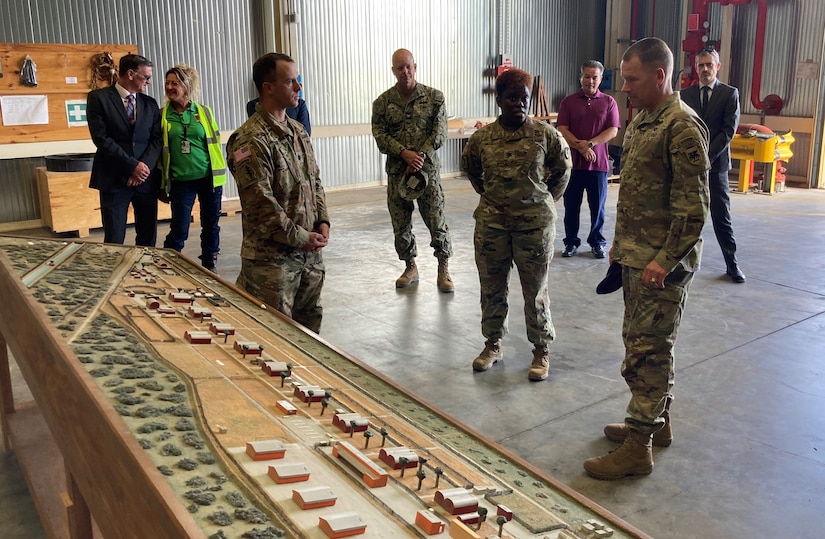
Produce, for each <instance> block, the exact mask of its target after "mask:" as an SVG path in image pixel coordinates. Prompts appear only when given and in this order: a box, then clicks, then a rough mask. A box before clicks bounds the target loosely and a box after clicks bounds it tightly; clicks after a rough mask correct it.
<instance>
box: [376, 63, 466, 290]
mask: <svg viewBox="0 0 825 539" xmlns="http://www.w3.org/2000/svg"><path fill="white" fill-rule="evenodd" d="M415 70H416V64H415V61H414V60H413V55H412V53H411V52H410V51H408V50H406V49H399V50H397V51H395V53H394V54H393V55H392V72H393V74H394V75H395V78H396V79H397V80H398V83H397V84H396V85H395V86H393V87H392V88H390V89H389V90H387V91H386V92H384V93H383V94H381V95H380V96H378V99H376V100H375V101H374V102H373V104H372V134H373V136H374V137H375V142H376V144H377V145H378V150H379V151H380V152H381V153H384V154H387V165H386V170H387V207H388V208H389V211H390V219H391V220H392V228H393V233H394V235H395V250H396V252H397V253H398V258H399V259H400V260H403V261H404V262H405V263H406V268H405V269H404V273H402V274H401V276H400V277H399V278H398V279H397V280H396V281H395V286H396V287H397V288H405V287H407V286H410V285H412V284H414V283H417V282H418V268H417V266H416V265H415V257H416V255H417V254H418V253H417V251H416V247H415V235H413V231H412V212H413V209H414V205H413V204H414V203H413V200H415V199H417V200H418V210H419V212H420V213H421V218H422V219H423V220H424V224H425V225H427V228H428V229H429V231H430V239H431V241H430V246H431V247H432V248H433V250H434V254H435V256H436V258H438V279H437V285H438V289H439V290H440V291H441V292H453V291H454V289H455V287H454V285H453V281H452V278H451V277H450V273H449V268H448V266H447V260H448V259H449V258H450V256H452V254H453V249H452V244H451V242H450V233H449V230H448V229H447V222H446V220H445V219H444V190H443V189H442V188H441V177H440V175H439V169H440V168H441V163H440V162H439V159H438V153H436V150H438V149H439V148H440V147H441V145H442V144H444V140H445V139H446V138H447V113H446V108H445V105H444V94H442V93H441V92H440V91H438V90H436V89H435V88H430V87H429V86H424V85H423V84H419V83H417V82H416V80H415ZM414 173H419V174H414Z"/></svg>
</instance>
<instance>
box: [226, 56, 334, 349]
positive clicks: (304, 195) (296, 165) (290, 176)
mask: <svg viewBox="0 0 825 539" xmlns="http://www.w3.org/2000/svg"><path fill="white" fill-rule="evenodd" d="M297 77H298V70H297V68H296V67H295V63H294V61H293V60H292V58H290V57H289V56H287V55H285V54H281V53H269V54H265V55H264V56H261V57H260V58H258V59H257V60H256V61H255V65H254V67H253V79H254V81H255V86H256V87H257V88H258V92H259V93H260V95H261V100H260V102H259V103H258V105H257V106H256V108H255V114H253V115H252V116H251V117H250V118H249V120H247V121H246V123H244V124H243V125H242V126H241V127H240V128H238V130H237V131H235V132H234V133H232V136H231V137H230V138H229V141H228V142H227V145H226V157H227V159H226V162H227V165H228V166H229V170H231V171H232V174H233V175H234V176H235V182H236V183H237V185H238V195H239V196H240V198H241V208H242V210H243V211H242V213H241V217H242V220H243V244H242V245H241V273H240V275H239V276H238V280H237V283H236V284H237V285H238V286H239V287H240V288H242V289H244V290H246V291H247V292H249V293H250V294H252V295H253V296H255V297H256V298H260V299H262V300H263V301H265V302H266V303H268V304H269V305H272V306H273V307H275V308H276V309H278V310H279V311H281V312H282V313H284V314H285V315H287V316H290V317H291V318H292V319H294V320H295V321H296V322H300V323H301V324H303V325H304V326H306V327H307V328H309V329H311V330H312V331H315V332H316V333H317V332H318V331H319V330H320V329H321V318H322V315H323V308H322V307H321V301H320V298H321V288H322V287H323V284H324V275H325V268H324V261H323V258H322V257H321V250H322V249H323V248H324V247H326V246H327V242H328V240H329V216H328V214H327V205H326V197H325V194H324V187H323V184H322V183H321V178H320V171H319V169H318V164H317V162H316V161H315V153H314V151H313V149H312V142H311V141H310V138H309V135H308V134H307V132H306V131H305V130H304V128H303V127H302V126H301V124H300V123H298V122H296V121H295V120H293V119H291V118H289V117H287V115H286V109H287V108H288V107H294V106H296V105H297V104H298V92H299V91H300V90H301V85H300V83H299V82H298V79H297Z"/></svg>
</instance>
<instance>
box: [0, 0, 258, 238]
mask: <svg viewBox="0 0 825 539" xmlns="http://www.w3.org/2000/svg"><path fill="white" fill-rule="evenodd" d="M260 4H261V2H257V1H255V0H225V1H222V2H212V1H210V0H141V1H138V2H120V1H115V0H68V1H64V2H55V1H53V0H4V2H2V3H0V42H7V43H102V44H106V43H119V44H120V43H125V44H131V43H134V44H136V45H137V47H138V50H139V51H140V53H141V54H143V55H145V56H146V57H147V58H149V59H150V60H151V61H152V62H153V63H154V65H155V68H154V71H155V74H154V78H153V79H152V84H151V86H150V88H149V94H150V95H152V96H153V97H154V98H155V99H157V100H158V102H159V103H162V101H163V78H164V77H163V75H164V73H165V71H166V70H167V69H168V68H169V67H171V66H172V65H174V64H175V63H178V62H184V63H187V64H190V65H192V66H194V67H195V68H197V69H198V72H199V73H200V77H201V88H202V94H203V95H202V101H203V102H204V103H206V104H208V105H210V106H211V107H212V108H213V109H214V111H215V117H216V119H217V121H218V124H219V125H220V126H221V128H222V129H234V128H235V127H237V126H239V125H240V124H241V123H243V121H244V120H245V119H246V112H245V104H246V102H247V101H248V100H249V99H250V98H251V97H253V96H254V95H256V94H257V92H255V91H254V85H253V84H252V76H251V66H252V62H253V61H254V59H255V58H256V57H257V56H259V55H260V54H261V53H262V52H264V51H263V33H262V28H261V27H262V24H260V21H261V7H260ZM253 21H255V22H253ZM256 23H257V24H256ZM35 61H36V59H35ZM37 166H43V159H42V158H29V159H7V160H0V194H2V199H0V223H2V222H12V221H27V220H34V219H38V218H39V216H40V211H39V207H38V197H37V182H36V175H35V167H37ZM225 192H226V193H227V196H230V197H231V196H234V195H236V194H237V189H236V188H235V186H234V183H233V182H230V185H228V186H227V189H226V191H225Z"/></svg>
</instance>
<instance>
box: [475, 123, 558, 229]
mask: <svg viewBox="0 0 825 539" xmlns="http://www.w3.org/2000/svg"><path fill="white" fill-rule="evenodd" d="M572 167H573V162H572V160H571V158H570V147H569V146H568V145H567V142H565V140H564V137H563V136H562V135H561V133H559V132H558V131H557V130H556V129H555V128H554V127H551V126H549V125H546V124H542V123H539V122H536V121H535V120H533V119H532V118H527V120H526V121H525V122H524V124H522V126H521V127H519V128H518V129H516V130H515V131H512V130H509V129H505V128H504V127H502V126H501V124H500V123H499V120H496V121H495V122H493V123H491V124H489V125H487V126H485V127H482V128H481V129H479V130H478V131H476V132H475V133H473V135H472V136H471V137H470V141H469V142H468V143H467V145H466V146H465V147H464V154H463V155H462V156H461V170H462V171H463V172H464V173H465V174H467V176H469V178H470V182H471V183H472V185H473V189H475V190H476V192H477V193H478V194H480V195H481V200H480V202H479V204H478V208H476V210H475V213H473V217H474V218H475V219H476V220H477V221H483V222H484V223H486V224H487V225H488V226H490V227H493V228H500V229H504V230H532V229H536V228H544V227H546V226H548V225H551V224H553V223H554V222H555V220H556V205H555V204H554V201H555V200H558V199H559V198H561V196H562V195H563V194H564V190H565V189H566V188H567V182H568V181H569V180H570V170H571V168H572Z"/></svg>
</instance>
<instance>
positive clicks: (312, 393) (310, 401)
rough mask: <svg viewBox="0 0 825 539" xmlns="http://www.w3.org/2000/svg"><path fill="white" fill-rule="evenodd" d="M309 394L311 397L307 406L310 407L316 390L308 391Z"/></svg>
mask: <svg viewBox="0 0 825 539" xmlns="http://www.w3.org/2000/svg"><path fill="white" fill-rule="evenodd" d="M307 395H308V396H309V398H308V399H307V408H309V407H310V406H312V397H313V396H315V392H314V391H313V390H311V389H310V390H309V391H307Z"/></svg>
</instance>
